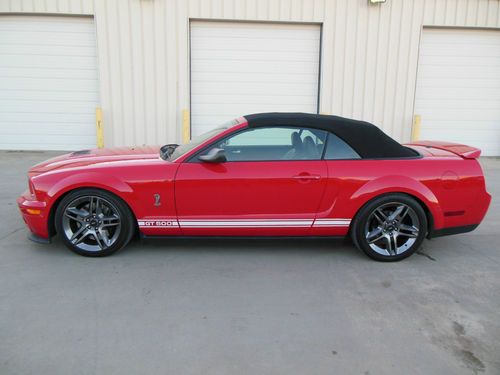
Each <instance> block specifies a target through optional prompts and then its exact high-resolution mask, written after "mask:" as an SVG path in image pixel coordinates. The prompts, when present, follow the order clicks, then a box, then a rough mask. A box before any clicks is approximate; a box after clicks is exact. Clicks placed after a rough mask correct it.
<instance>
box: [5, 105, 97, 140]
mask: <svg viewBox="0 0 500 375" xmlns="http://www.w3.org/2000/svg"><path fill="white" fill-rule="evenodd" d="M40 117H41V114H38V115H36V113H35V114H34V113H33V112H8V111H0V123H2V122H5V123H6V124H7V125H8V126H11V125H12V124H15V123H17V122H37V123H44V122H46V123H58V124H70V123H81V124H85V128H86V129H87V130H89V127H90V124H91V125H92V129H91V130H94V127H95V114H94V112H92V113H84V114H82V113H63V112H59V113H44V114H43V118H40ZM14 126H15V125H14ZM61 126H63V125H61ZM21 131H24V130H23V129H20V134H22V133H21ZM0 144H1V142H0Z"/></svg>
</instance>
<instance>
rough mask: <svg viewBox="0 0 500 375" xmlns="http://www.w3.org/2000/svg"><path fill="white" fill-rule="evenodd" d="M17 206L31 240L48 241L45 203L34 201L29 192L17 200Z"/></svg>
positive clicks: (47, 212) (47, 211)
mask: <svg viewBox="0 0 500 375" xmlns="http://www.w3.org/2000/svg"><path fill="white" fill-rule="evenodd" d="M17 205H18V206H19V210H20V211H21V215H22V217H23V220H24V222H25V223H26V225H27V226H28V228H29V230H30V231H31V233H32V234H33V238H37V239H38V241H36V242H42V241H50V236H49V226H48V220H49V210H48V209H47V205H46V203H45V202H40V201H38V200H36V197H35V196H34V195H33V194H31V193H30V192H29V191H25V192H24V193H23V195H21V196H20V197H19V198H17Z"/></svg>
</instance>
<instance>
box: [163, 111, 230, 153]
mask: <svg viewBox="0 0 500 375" xmlns="http://www.w3.org/2000/svg"><path fill="white" fill-rule="evenodd" d="M239 123H240V121H239V120H238V119H235V120H231V121H229V122H226V123H225V124H223V125H221V126H219V127H217V128H215V129H212V130H209V131H208V132H206V133H203V134H200V135H197V136H195V137H193V138H192V139H191V140H190V141H189V142H188V143H185V144H183V145H180V146H177V147H176V148H175V150H174V152H172V154H171V155H170V157H169V160H175V159H177V158H179V157H181V156H182V155H184V154H186V153H187V152H189V151H191V150H192V149H194V148H196V147H198V146H199V145H201V144H202V143H203V142H205V141H206V140H207V139H210V138H212V137H214V136H216V135H217V134H220V133H222V132H223V131H225V130H227V129H229V128H230V127H232V126H235V125H238V124H239Z"/></svg>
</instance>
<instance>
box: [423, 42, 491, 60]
mask: <svg viewBox="0 0 500 375" xmlns="http://www.w3.org/2000/svg"><path fill="white" fill-rule="evenodd" d="M490 46H491V50H489V48H485V47H488V45H486V44H475V43H467V42H463V43H454V44H426V45H424V46H422V48H421V50H420V54H421V56H442V57H444V58H453V57H466V58H478V57H487V58H488V59H489V58H500V50H498V48H497V47H496V46H495V44H491V45H490Z"/></svg>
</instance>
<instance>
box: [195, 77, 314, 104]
mask: <svg viewBox="0 0 500 375" xmlns="http://www.w3.org/2000/svg"><path fill="white" fill-rule="evenodd" d="M193 84H196V92H195V93H193V96H194V97H197V96H199V95H209V94H217V95H223V96H226V95H227V94H231V95H239V96H242V95H258V94H261V95H269V94H272V95H280V96H281V95H311V94H313V95H315V94H316V93H317V91H318V87H317V86H316V85H314V84H300V85H294V84H282V83H276V84H272V85H270V84H269V83H268V82H253V83H251V82H247V83H245V84H241V83H233V82H228V83H225V84H224V85H223V84H221V83H220V82H219V84H217V82H200V81H196V80H193ZM270 87H272V91H267V92H266V90H267V89H268V88H270ZM313 99H315V98H313ZM217 100H218V101H219V99H217ZM221 100H222V99H221Z"/></svg>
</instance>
